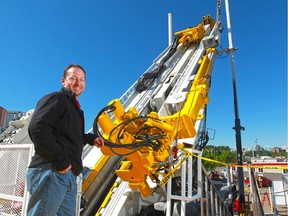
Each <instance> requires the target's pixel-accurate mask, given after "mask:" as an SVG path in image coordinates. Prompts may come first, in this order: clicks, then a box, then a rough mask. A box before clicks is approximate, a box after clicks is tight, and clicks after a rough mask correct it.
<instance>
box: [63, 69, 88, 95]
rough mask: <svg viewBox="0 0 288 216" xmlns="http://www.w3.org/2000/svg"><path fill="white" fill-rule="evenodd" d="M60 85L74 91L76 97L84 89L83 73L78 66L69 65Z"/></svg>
mask: <svg viewBox="0 0 288 216" xmlns="http://www.w3.org/2000/svg"><path fill="white" fill-rule="evenodd" d="M61 81H62V85H63V87H65V88H66V89H68V90H70V91H72V92H74V93H75V95H76V98H78V97H79V96H80V95H81V94H82V92H83V91H84V89H85V85H86V79H85V73H84V71H83V70H81V69H80V68H78V67H71V68H69V70H68V71H67V75H66V77H62V80H61Z"/></svg>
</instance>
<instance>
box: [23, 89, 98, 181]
mask: <svg viewBox="0 0 288 216" xmlns="http://www.w3.org/2000/svg"><path fill="white" fill-rule="evenodd" d="M28 132H29V136H30V138H31V140H32V142H33V143H34V147H35V155H34V156H33V158H32V161H31V164H30V166H29V167H41V166H43V165H47V164H48V165H49V164H51V165H52V167H53V169H55V170H58V171H59V170H64V169H66V168H67V167H68V166H69V165H70V164H71V165H72V171H73V173H74V174H75V175H79V174H80V172H81V171H82V169H83V165H82V158H81V157H82V152H83V147H84V145H85V144H86V143H89V144H90V145H93V141H94V139H95V138H96V137H97V136H96V135H94V134H84V114H83V111H82V110H81V109H80V108H78V107H77V105H76V98H75V95H74V94H73V93H72V92H71V91H68V90H66V89H65V88H62V89H61V91H59V92H53V93H51V94H48V95H46V96H44V97H43V98H42V99H41V100H40V101H39V102H38V104H37V107H36V109H35V111H34V113H33V115H32V118H31V121H30V124H29V127H28Z"/></svg>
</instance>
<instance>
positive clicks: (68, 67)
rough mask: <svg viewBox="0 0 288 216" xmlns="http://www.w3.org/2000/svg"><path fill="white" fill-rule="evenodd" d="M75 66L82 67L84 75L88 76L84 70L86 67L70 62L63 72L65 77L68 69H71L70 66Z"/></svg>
mask: <svg viewBox="0 0 288 216" xmlns="http://www.w3.org/2000/svg"><path fill="white" fill-rule="evenodd" d="M73 67H76V68H80V69H81V70H82V71H83V72H84V75H85V77H86V71H85V70H84V68H83V67H82V66H81V65H79V64H69V65H67V66H66V68H65V69H64V73H63V77H66V75H67V71H68V70H69V69H70V68H73Z"/></svg>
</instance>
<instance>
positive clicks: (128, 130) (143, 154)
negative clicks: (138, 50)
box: [94, 17, 216, 196]
mask: <svg viewBox="0 0 288 216" xmlns="http://www.w3.org/2000/svg"><path fill="white" fill-rule="evenodd" d="M207 20H208V21H209V23H210V25H212V27H213V25H214V21H213V20H212V19H211V18H210V17H208V18H205V19H203V20H202V23H201V24H200V25H198V26H196V27H194V28H190V30H189V29H186V30H184V31H183V32H177V33H176V34H177V35H178V36H179V37H178V38H179V40H181V43H185V44H186V45H189V44H191V43H199V41H201V39H202V38H203V37H204V33H205V31H204V24H205V23H206V24H207V22H208V21H207ZM203 31H204V33H203ZM191 35H192V36H191ZM189 38H193V40H192V39H191V40H190V39H189ZM214 52H216V50H215V48H209V49H207V50H206V53H205V54H204V55H203V56H202V57H201V59H200V60H199V62H198V64H199V67H198V69H197V73H196V76H195V78H194V80H193V83H192V85H191V87H190V89H189V91H188V92H187V95H186V101H185V102H184V104H183V107H182V109H181V110H180V111H178V112H177V113H175V114H173V115H171V116H159V115H158V113H157V112H150V113H149V114H147V115H145V116H141V115H139V113H138V112H137V110H136V108H135V107H131V108H130V109H129V110H127V111H125V109H124V107H123V106H122V104H121V102H120V101H119V100H118V99H115V100H112V101H111V102H110V103H109V104H108V106H107V107H106V108H104V109H103V110H102V111H101V112H100V113H99V114H98V116H97V118H96V119H95V122H96V124H97V125H99V126H100V128H101V130H102V133H101V136H103V138H104V139H105V140H106V144H105V146H104V147H102V149H101V150H102V153H103V154H104V155H122V156H125V161H122V164H121V167H120V168H119V169H118V170H117V171H116V174H117V176H118V177H120V178H121V179H122V180H124V181H127V182H129V186H130V187H131V188H133V189H137V190H139V192H140V193H141V194H142V196H149V195H151V194H152V193H153V189H152V188H151V186H150V185H149V184H148V181H147V180H148V178H150V180H151V181H152V182H154V183H155V184H156V185H157V183H159V178H161V176H162V177H163V176H164V175H165V174H163V172H160V171H161V170H162V171H163V169H165V168H167V166H168V167H169V164H170V165H171V160H173V156H174V155H173V148H174V146H175V145H176V144H177V142H175V144H172V143H173V142H174V141H177V139H181V138H191V137H194V136H195V135H196V129H195V123H196V121H197V120H198V119H200V118H203V116H202V115H199V111H200V110H201V109H204V108H205V105H206V104H207V103H208V102H209V98H208V92H209V88H210V81H211V80H210V78H211V72H212V68H213V62H212V61H211V60H210V58H209V57H208V56H209V55H211V54H213V53H214ZM109 112H113V115H114V120H112V118H111V115H110V113H109ZM95 122H94V128H95ZM174 159H175V158H174Z"/></svg>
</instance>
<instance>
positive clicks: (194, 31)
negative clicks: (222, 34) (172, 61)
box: [174, 16, 215, 45]
mask: <svg viewBox="0 0 288 216" xmlns="http://www.w3.org/2000/svg"><path fill="white" fill-rule="evenodd" d="M207 24H210V26H211V29H212V28H213V26H214V24H215V22H214V20H213V19H212V18H211V17H210V16H204V17H203V18H202V22H201V24H199V25H198V26H195V27H191V28H187V29H185V30H182V31H179V32H176V33H175V34H174V35H175V37H179V43H182V44H184V45H190V44H193V43H199V42H200V41H201V40H202V38H203V37H204V35H205V28H204V26H205V25H207Z"/></svg>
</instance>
